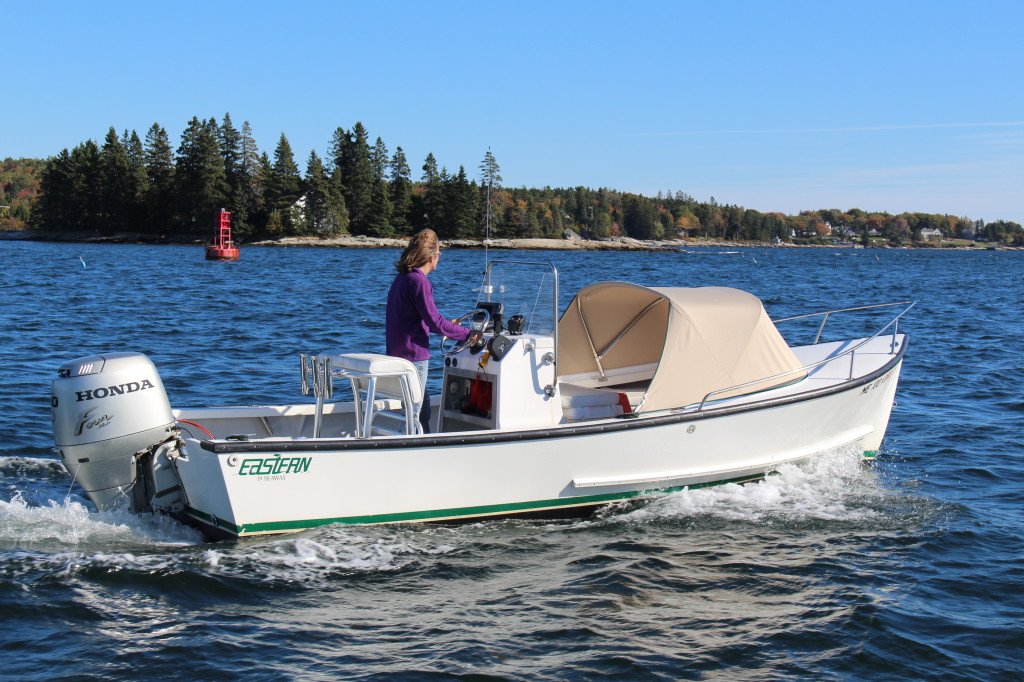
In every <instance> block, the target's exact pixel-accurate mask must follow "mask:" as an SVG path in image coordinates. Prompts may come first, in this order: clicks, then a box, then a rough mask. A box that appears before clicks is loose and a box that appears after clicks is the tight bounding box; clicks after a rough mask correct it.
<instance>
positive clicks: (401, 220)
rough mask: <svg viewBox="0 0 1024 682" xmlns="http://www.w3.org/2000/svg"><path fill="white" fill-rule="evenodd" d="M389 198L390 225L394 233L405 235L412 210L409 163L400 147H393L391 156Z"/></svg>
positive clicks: (409, 223)
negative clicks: (393, 151)
mask: <svg viewBox="0 0 1024 682" xmlns="http://www.w3.org/2000/svg"><path fill="white" fill-rule="evenodd" d="M388 191H389V192H390V198H391V227H392V229H394V231H395V234H399V235H406V234H410V233H411V232H412V221H411V220H410V211H411V210H412V180H411V178H410V170H409V163H408V162H407V161H406V159H405V152H404V151H402V148H401V147H397V148H396V149H395V155H394V156H393V157H392V158H391V183H390V186H389V188H388Z"/></svg>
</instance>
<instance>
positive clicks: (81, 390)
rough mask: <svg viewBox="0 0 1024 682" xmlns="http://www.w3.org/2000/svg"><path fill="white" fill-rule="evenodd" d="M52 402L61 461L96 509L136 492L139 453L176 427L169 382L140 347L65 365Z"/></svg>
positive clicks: (167, 436) (58, 373) (55, 433)
mask: <svg viewBox="0 0 1024 682" xmlns="http://www.w3.org/2000/svg"><path fill="white" fill-rule="evenodd" d="M51 406H52V411H53V415H52V416H53V440H54V443H55V444H56V446H57V450H58V451H59V452H60V456H61V461H62V462H63V463H64V466H65V468H67V470H68V472H69V473H70V474H71V476H72V477H73V478H74V480H75V481H76V482H77V483H78V484H79V485H81V486H82V488H83V489H84V490H85V492H86V493H87V494H88V495H89V499H91V500H92V501H93V503H94V504H95V505H96V507H97V508H98V509H107V508H110V507H112V506H114V505H115V504H117V503H118V501H119V500H123V499H124V498H125V496H126V495H128V494H129V493H130V492H131V489H132V486H133V484H134V483H135V481H136V479H137V478H138V476H139V471H138V469H139V462H138V457H136V455H137V454H138V453H141V452H145V451H148V450H149V449H151V448H152V447H153V446H155V445H158V444H160V443H162V442H164V441H166V440H167V439H168V438H170V437H171V436H172V434H173V432H174V424H175V419H174V415H173V414H172V413H171V405H170V402H169V401H168V400H167V393H166V392H165V391H164V385H163V382H162V381H161V380H160V375H159V374H158V373H157V370H156V367H155V366H154V365H153V363H152V362H151V361H150V359H149V358H147V357H146V356H145V355H143V354H142V353H103V354H101V355H90V356H88V357H84V358H79V359H77V360H72V361H70V362H66V363H64V364H63V365H61V367H60V369H59V370H58V371H57V378H56V379H54V380H53V384H52V391H51ZM129 502H130V503H131V502H132V499H131V496H129ZM132 506H136V505H135V504H132Z"/></svg>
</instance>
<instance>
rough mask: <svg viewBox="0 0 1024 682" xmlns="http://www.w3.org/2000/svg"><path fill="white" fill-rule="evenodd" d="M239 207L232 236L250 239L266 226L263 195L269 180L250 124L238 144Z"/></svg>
mask: <svg viewBox="0 0 1024 682" xmlns="http://www.w3.org/2000/svg"><path fill="white" fill-rule="evenodd" d="M238 152H239V159H238V169H237V173H238V176H237V182H238V192H239V196H238V202H239V203H238V204H237V205H236V206H235V209H236V210H237V214H235V215H233V216H231V225H232V230H233V233H234V234H235V235H237V236H240V237H247V236H250V235H252V234H253V233H254V232H256V231H257V230H258V229H259V228H260V227H261V226H262V225H263V224H264V223H261V220H262V221H265V215H264V212H263V211H264V194H265V191H266V189H265V188H266V179H267V176H266V174H265V173H264V172H263V165H262V164H261V163H260V150H259V149H258V148H257V146H256V140H255V139H253V136H252V127H251V126H250V125H249V122H248V121H243V122H242V134H241V135H240V137H239V141H238Z"/></svg>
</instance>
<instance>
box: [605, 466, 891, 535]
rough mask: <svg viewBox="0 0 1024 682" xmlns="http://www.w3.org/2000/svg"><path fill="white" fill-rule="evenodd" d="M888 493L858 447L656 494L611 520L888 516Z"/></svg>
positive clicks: (788, 519)
mask: <svg viewBox="0 0 1024 682" xmlns="http://www.w3.org/2000/svg"><path fill="white" fill-rule="evenodd" d="M888 495H889V493H888V492H887V491H886V490H885V489H884V488H883V487H882V485H881V483H880V481H879V480H878V478H877V476H875V475H874V473H873V472H872V471H871V470H870V468H868V467H866V466H865V465H864V463H863V459H862V454H861V453H860V452H859V451H856V450H853V449H843V450H837V451H834V452H830V453H826V454H823V455H820V456H818V457H816V458H813V459H811V460H809V461H807V462H804V463H801V464H799V465H796V464H785V465H782V466H780V467H779V468H778V472H777V474H776V475H772V476H768V477H766V478H765V479H764V480H762V481H759V482H756V483H748V484H746V485H737V484H734V483H728V484H725V485H721V486H714V487H709V488H698V489H693V490H691V489H684V490H681V491H679V492H676V493H672V494H669V495H666V496H664V497H660V498H655V499H654V500H652V501H651V502H650V503H648V504H646V505H645V506H644V507H642V508H640V509H635V510H632V511H629V512H626V513H621V514H614V513H613V514H612V515H608V516H607V517H606V520H607V521H623V522H646V521H654V520H664V519H679V518H687V517H697V516H704V517H713V518H718V519H721V520H725V521H744V522H750V523H779V522H782V523H788V522H804V521H845V522H850V521H865V520H873V519H878V518H879V517H882V516H884V513H885V512H884V510H883V509H882V508H881V506H882V505H881V504H880V500H882V499H884V498H886V497H887V496H888Z"/></svg>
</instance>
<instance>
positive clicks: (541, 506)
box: [186, 475, 764, 536]
mask: <svg viewBox="0 0 1024 682" xmlns="http://www.w3.org/2000/svg"><path fill="white" fill-rule="evenodd" d="M762 478H764V476H763V475H758V476H743V477H740V478H730V479H728V480H724V481H714V482H709V483H697V484H694V485H689V486H683V485H681V486H674V487H671V488H653V489H650V490H635V491H630V492H621V493H608V494H605V495H585V496H581V497H568V498H564V499H554V500H538V501H534V502H513V503H510V504H492V505H484V506H480V507H460V508H455V509H436V510H431V511H414V512H402V513H398V514H371V515H367V516H341V517H337V518H330V519H308V520H300V521H268V522H264V523H247V524H244V525H241V526H238V525H235V524H233V523H231V522H230V521H225V520H224V519H221V518H219V517H216V516H213V515H211V514H207V513H205V512H202V511H199V510H198V509H193V508H191V507H189V508H188V509H187V510H186V514H188V515H189V516H192V517H193V518H195V519H196V520H198V521H201V522H202V523H203V524H205V525H209V526H212V527H214V528H216V529H218V530H226V531H227V532H228V533H231V534H234V535H238V536H244V535H263V534H271V533H294V532H297V531H302V530H308V529H310V528H317V527H320V526H329V525H331V524H336V523H337V524H346V525H357V524H362V525H372V524H384V523H409V522H425V521H470V520H473V519H477V518H486V517H488V516H504V515H516V514H528V513H531V512H545V511H551V510H556V509H570V508H573V507H588V506H596V505H603V504H610V503H612V502H622V501H625V500H631V499H634V498H636V497H641V496H644V495H652V494H656V493H657V494H665V493H674V492H678V491H680V490H683V489H684V488H690V489H691V490H696V489H698V488H710V487H713V486H717V485H725V484H726V483H750V482H751V481H757V480H760V479H762Z"/></svg>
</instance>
